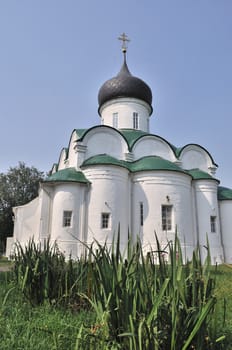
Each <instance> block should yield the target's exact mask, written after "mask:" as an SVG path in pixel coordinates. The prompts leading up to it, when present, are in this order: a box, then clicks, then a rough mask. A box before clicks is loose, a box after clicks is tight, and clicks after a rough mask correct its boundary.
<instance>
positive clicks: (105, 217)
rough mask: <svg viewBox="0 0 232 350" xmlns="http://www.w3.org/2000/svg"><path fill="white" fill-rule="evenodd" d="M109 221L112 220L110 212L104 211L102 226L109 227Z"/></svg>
mask: <svg viewBox="0 0 232 350" xmlns="http://www.w3.org/2000/svg"><path fill="white" fill-rule="evenodd" d="M109 221H110V214H109V213H102V215H101V227H102V228H109Z"/></svg>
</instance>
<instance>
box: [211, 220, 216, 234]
mask: <svg viewBox="0 0 232 350" xmlns="http://www.w3.org/2000/svg"><path fill="white" fill-rule="evenodd" d="M210 228H211V232H212V233H215V232H216V216H210Z"/></svg>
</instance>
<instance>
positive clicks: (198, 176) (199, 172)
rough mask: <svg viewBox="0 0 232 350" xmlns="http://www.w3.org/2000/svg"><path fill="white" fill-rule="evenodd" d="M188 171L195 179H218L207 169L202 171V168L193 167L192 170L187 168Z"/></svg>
mask: <svg viewBox="0 0 232 350" xmlns="http://www.w3.org/2000/svg"><path fill="white" fill-rule="evenodd" d="M187 172H188V173H189V174H190V175H191V176H192V178H193V179H194V180H204V179H208V180H216V181H218V180H217V179H215V178H214V177H213V176H211V175H210V174H208V173H206V172H205V171H202V170H200V169H191V170H187ZM218 182H219V181H218Z"/></svg>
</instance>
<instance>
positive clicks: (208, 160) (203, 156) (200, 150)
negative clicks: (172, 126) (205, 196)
mask: <svg viewBox="0 0 232 350" xmlns="http://www.w3.org/2000/svg"><path fill="white" fill-rule="evenodd" d="M178 154H179V159H180V161H181V163H182V167H183V168H184V169H194V168H198V169H200V170H203V171H206V172H210V173H214V172H215V170H216V168H217V164H216V163H215V162H214V160H213V158H212V156H211V154H210V153H209V152H208V151H207V150H206V149H205V148H204V147H202V146H200V145H197V144H188V145H186V146H184V147H183V148H181V149H180V150H179V151H178Z"/></svg>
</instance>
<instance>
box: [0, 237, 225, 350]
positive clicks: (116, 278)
mask: <svg viewBox="0 0 232 350" xmlns="http://www.w3.org/2000/svg"><path fill="white" fill-rule="evenodd" d="M87 249H88V254H86V256H85V257H83V258H82V259H80V260H79V261H76V262H73V261H72V260H69V261H68V262H65V260H64V257H63V255H62V254H60V252H59V250H58V249H57V247H56V246H50V243H49V242H46V243H45V245H44V246H43V247H42V248H41V246H36V245H35V243H34V242H33V241H30V242H29V245H28V246H27V247H25V248H24V249H23V248H22V247H21V246H20V245H18V247H17V251H16V255H15V273H16V277H17V284H18V286H19V288H20V290H21V291H23V293H24V295H25V296H26V297H27V299H28V300H29V301H30V303H31V304H32V305H39V304H42V305H43V306H44V307H45V306H46V305H48V304H47V301H48V302H49V305H52V306H53V307H55V306H56V307H57V306H60V305H65V306H67V305H68V306H71V307H69V308H67V309H69V310H70V309H71V310H72V311H75V314H76V315H77V312H78V314H79V313H81V312H82V310H85V311H86V315H88V314H89V310H90V309H88V308H86V303H89V305H90V306H91V307H92V309H91V310H92V315H94V317H92V324H86V323H85V322H83V323H81V324H80V327H79V329H78V330H76V338H75V345H73V347H72V348H71V349H81V350H84V349H89V350H91V349H96V350H97V349H101V350H102V349H103V350H104V349H123V350H132V349H133V350H150V349H152V350H190V349H197V350H203V349H204V350H209V349H229V347H224V345H225V344H228V343H227V339H225V335H226V336H227V338H228V337H229V335H228V332H229V331H227V333H224V332H223V333H222V331H219V330H220V329H221V328H220V327H218V323H217V317H216V315H217V316H218V311H217V310H218V309H217V307H218V304H217V303H216V297H215V281H216V279H215V278H216V276H217V270H215V271H214V270H213V267H212V266H211V265H210V256H208V258H207V259H206V261H205V262H204V263H202V262H201V258H200V252H199V250H198V249H196V251H194V253H193V257H192V260H191V261H189V262H187V263H186V264H184V263H183V260H182V252H181V247H180V244H179V241H178V239H177V237H176V239H175V242H174V243H173V244H172V243H170V244H169V245H168V250H169V261H168V262H167V261H165V260H164V257H163V255H162V251H161V249H160V246H159V242H158V240H157V251H156V252H152V253H150V254H147V255H146V256H145V255H144V254H143V249H142V246H141V242H140V241H139V240H138V241H137V242H136V243H135V244H133V243H132V242H131V241H130V240H129V241H128V247H127V251H126V252H125V254H122V253H121V251H120V237H119V235H118V238H117V240H116V241H115V242H113V245H112V249H111V250H109V249H108V248H107V244H105V245H103V246H102V245H100V244H98V243H97V242H95V244H94V245H92V246H91V247H89V248H88V247H87ZM208 251H209V250H208ZM157 261H158V264H157ZM10 293H11V292H10ZM7 299H8V296H7V297H6V301H7ZM6 301H5V302H4V305H5V304H6V303H7V302H6ZM222 309H223V310H224V305H223V306H222ZM52 334H53V341H54V344H53V348H54V349H58V348H59V346H60V345H59V344H60V337H59V336H58V335H57V333H56V332H54V333H52ZM225 346H226V345H225Z"/></svg>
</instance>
